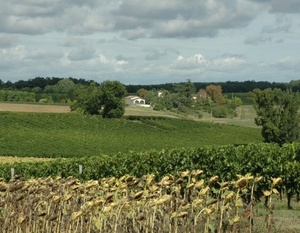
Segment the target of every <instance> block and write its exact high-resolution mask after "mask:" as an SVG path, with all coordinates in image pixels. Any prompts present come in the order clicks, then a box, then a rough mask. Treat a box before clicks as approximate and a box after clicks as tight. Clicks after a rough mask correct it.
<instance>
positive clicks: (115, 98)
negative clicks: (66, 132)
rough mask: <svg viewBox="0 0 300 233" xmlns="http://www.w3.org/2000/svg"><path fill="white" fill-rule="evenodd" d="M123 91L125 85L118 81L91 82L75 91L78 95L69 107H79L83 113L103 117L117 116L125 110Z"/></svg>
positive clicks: (124, 90)
mask: <svg viewBox="0 0 300 233" xmlns="http://www.w3.org/2000/svg"><path fill="white" fill-rule="evenodd" d="M125 92H126V89H125V86H124V85H123V84H121V83H120V82H118V81H105V82H103V83H102V84H101V85H100V86H96V85H95V84H92V85H90V86H89V87H88V88H82V89H81V90H80V91H78V92H77V94H78V97H77V99H76V102H74V104H73V105H72V106H71V109H73V110H75V109H77V108H80V109H82V110H83V112H84V113H85V114H90V115H101V116H103V117H104V118H119V117H121V116H122V115H123V114H124V112H125V104H124V102H123V100H122V98H123V96H124V95H125Z"/></svg>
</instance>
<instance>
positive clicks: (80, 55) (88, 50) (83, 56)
mask: <svg viewBox="0 0 300 233" xmlns="http://www.w3.org/2000/svg"><path fill="white" fill-rule="evenodd" d="M95 52H96V50H95V49H94V48H93V47H90V46H81V47H77V48H75V49H73V50H71V51H70V52H69V53H68V58H69V59H70V60H73V61H79V60H88V59H91V58H93V57H94V54H95Z"/></svg>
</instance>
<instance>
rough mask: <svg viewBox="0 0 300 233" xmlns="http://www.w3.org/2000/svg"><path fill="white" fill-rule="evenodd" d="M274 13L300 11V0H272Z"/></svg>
mask: <svg viewBox="0 0 300 233" xmlns="http://www.w3.org/2000/svg"><path fill="white" fill-rule="evenodd" d="M270 5H271V11H270V12H272V13H297V14H298V13H300V1H299V0H285V1H283V0H270Z"/></svg>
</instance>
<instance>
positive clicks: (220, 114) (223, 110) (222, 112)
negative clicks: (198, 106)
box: [212, 106, 229, 118]
mask: <svg viewBox="0 0 300 233" xmlns="http://www.w3.org/2000/svg"><path fill="white" fill-rule="evenodd" d="M212 115H213V117H217V118H226V117H227V116H228V115H229V111H228V108H227V107H225V106H217V107H214V108H212Z"/></svg>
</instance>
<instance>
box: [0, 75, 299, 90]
mask: <svg viewBox="0 0 300 233" xmlns="http://www.w3.org/2000/svg"><path fill="white" fill-rule="evenodd" d="M63 79H66V78H59V77H46V78H44V77H36V78H33V79H29V80H19V81H16V82H11V81H7V82H3V81H2V80H1V79H0V89H10V90H20V91H22V90H23V91H30V90H32V89H36V88H39V89H40V90H45V88H46V87H47V86H54V85H56V84H58V82H59V81H61V80H63ZM67 79H69V80H71V81H72V82H73V83H74V84H81V85H83V86H88V85H90V83H95V84H96V85H97V84H98V83H97V82H95V81H93V80H85V79H76V78H72V77H69V78H67ZM191 81H192V80H191ZM174 84H175V83H164V84H139V85H125V86H126V89H127V92H128V93H136V92H137V91H138V90H139V89H141V88H144V89H146V90H153V89H155V90H167V91H172V89H173V88H174ZM193 84H194V85H195V87H196V90H197V91H198V90H200V89H203V88H205V87H206V86H208V85H210V84H213V85H220V86H221V87H222V90H223V93H241V92H243V93H245V92H249V91H252V90H253V89H255V88H259V89H265V88H280V89H282V90H284V89H287V88H291V89H292V90H293V91H299V90H300V80H296V81H294V80H293V81H291V82H289V83H278V82H267V81H253V80H249V81H227V82H193Z"/></svg>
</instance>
